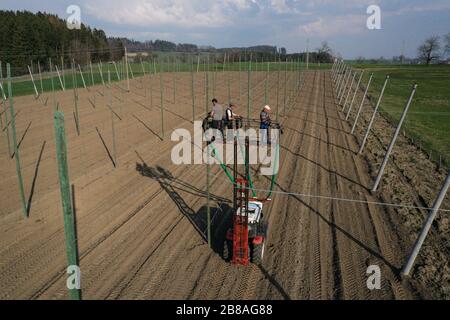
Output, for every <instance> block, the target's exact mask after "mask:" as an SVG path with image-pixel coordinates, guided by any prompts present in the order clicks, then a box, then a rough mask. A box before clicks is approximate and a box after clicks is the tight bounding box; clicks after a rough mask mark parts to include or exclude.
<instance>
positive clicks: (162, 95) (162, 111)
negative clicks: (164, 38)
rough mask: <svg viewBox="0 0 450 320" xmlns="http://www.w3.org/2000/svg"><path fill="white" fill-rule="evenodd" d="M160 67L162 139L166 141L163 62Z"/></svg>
mask: <svg viewBox="0 0 450 320" xmlns="http://www.w3.org/2000/svg"><path fill="white" fill-rule="evenodd" d="M159 65H160V67H159V87H160V91H161V138H162V139H164V84H163V82H164V79H163V66H162V64H161V61H160V62H159Z"/></svg>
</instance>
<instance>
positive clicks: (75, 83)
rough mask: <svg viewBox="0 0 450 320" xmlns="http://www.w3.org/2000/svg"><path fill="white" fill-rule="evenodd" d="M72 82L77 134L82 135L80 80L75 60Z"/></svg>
mask: <svg viewBox="0 0 450 320" xmlns="http://www.w3.org/2000/svg"><path fill="white" fill-rule="evenodd" d="M72 83H73V102H74V105H75V123H76V127H77V134H78V135H80V116H79V114H78V82H77V75H76V72H75V61H73V62H72Z"/></svg>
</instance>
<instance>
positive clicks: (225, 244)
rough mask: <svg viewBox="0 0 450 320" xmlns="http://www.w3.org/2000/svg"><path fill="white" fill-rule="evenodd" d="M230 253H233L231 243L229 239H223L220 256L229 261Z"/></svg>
mask: <svg viewBox="0 0 450 320" xmlns="http://www.w3.org/2000/svg"><path fill="white" fill-rule="evenodd" d="M232 255H233V248H232V245H231V241H229V240H225V241H224V242H223V251H222V258H223V259H224V260H225V261H226V262H230V261H231V258H232Z"/></svg>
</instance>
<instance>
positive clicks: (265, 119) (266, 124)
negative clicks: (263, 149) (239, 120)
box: [259, 105, 272, 144]
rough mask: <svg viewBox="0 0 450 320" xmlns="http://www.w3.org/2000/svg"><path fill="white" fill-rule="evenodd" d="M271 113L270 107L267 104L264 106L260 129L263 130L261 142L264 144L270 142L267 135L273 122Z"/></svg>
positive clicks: (260, 117)
mask: <svg viewBox="0 0 450 320" xmlns="http://www.w3.org/2000/svg"><path fill="white" fill-rule="evenodd" d="M269 113H270V107H269V106H267V105H266V106H264V108H263V109H262V111H261V113H260V115H259V119H260V121H261V124H260V126H259V129H260V132H261V143H262V144H267V143H268V141H267V137H268V135H269V128H270V124H271V123H272V120H271V119H270V114H269ZM269 143H270V142H269Z"/></svg>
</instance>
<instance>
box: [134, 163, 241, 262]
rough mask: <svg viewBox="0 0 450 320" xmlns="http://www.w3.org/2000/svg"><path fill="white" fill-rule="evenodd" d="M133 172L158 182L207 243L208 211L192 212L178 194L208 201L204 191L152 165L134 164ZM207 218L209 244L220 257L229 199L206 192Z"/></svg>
mask: <svg viewBox="0 0 450 320" xmlns="http://www.w3.org/2000/svg"><path fill="white" fill-rule="evenodd" d="M136 170H137V171H138V172H139V173H140V174H141V175H142V176H144V177H148V178H151V179H153V180H155V181H157V182H158V183H159V185H160V186H161V188H162V189H163V190H164V191H165V192H166V193H167V195H168V196H169V197H170V199H172V201H173V202H174V203H175V205H176V206H177V207H178V209H179V210H180V212H181V214H182V215H183V216H184V217H185V218H186V219H188V221H189V222H190V223H191V225H192V226H193V227H194V228H195V230H197V232H198V233H199V235H200V236H201V237H202V238H203V240H204V241H205V242H207V241H208V230H207V229H208V222H207V221H208V208H207V206H203V207H201V208H200V209H199V210H198V211H197V212H195V211H194V210H193V209H192V208H191V207H190V206H189V205H188V204H187V203H186V201H185V200H184V199H183V197H182V196H181V195H180V192H183V193H188V194H191V195H194V196H196V197H199V198H204V199H207V198H208V194H207V192H206V191H204V190H201V189H198V188H197V187H195V186H193V185H191V184H189V183H188V182H185V181H183V180H181V179H178V178H176V177H174V176H173V175H172V174H171V172H170V171H168V170H166V169H164V168H162V167H159V166H156V167H149V166H148V165H147V164H146V163H143V164H140V163H138V164H136ZM210 200H211V202H212V205H211V206H210V216H211V244H212V249H213V250H214V252H216V253H218V254H220V255H222V252H223V243H224V241H225V235H226V232H227V229H228V228H229V227H230V226H231V222H232V220H231V218H232V207H231V206H230V200H228V199H226V198H223V197H220V196H217V195H214V194H212V193H210Z"/></svg>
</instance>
